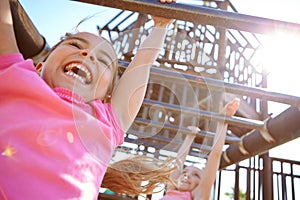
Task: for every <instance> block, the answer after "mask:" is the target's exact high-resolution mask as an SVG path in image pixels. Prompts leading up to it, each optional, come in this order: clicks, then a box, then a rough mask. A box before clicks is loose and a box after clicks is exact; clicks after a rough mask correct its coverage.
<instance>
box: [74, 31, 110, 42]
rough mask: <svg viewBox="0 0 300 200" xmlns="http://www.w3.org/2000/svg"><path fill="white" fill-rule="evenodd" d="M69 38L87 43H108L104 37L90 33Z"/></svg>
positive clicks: (82, 33) (76, 34)
mask: <svg viewBox="0 0 300 200" xmlns="http://www.w3.org/2000/svg"><path fill="white" fill-rule="evenodd" d="M69 38H77V39H81V40H82V41H87V42H90V43H99V42H107V41H106V40H105V39H103V38H102V37H100V36H98V35H95V34H92V33H88V32H79V33H75V34H72V35H70V36H69ZM107 43H108V42H107Z"/></svg>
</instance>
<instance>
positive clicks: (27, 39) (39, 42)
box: [10, 1, 50, 63]
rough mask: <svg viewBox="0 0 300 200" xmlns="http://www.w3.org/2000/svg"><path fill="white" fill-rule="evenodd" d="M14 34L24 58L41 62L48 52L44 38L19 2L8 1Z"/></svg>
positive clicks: (48, 48)
mask: <svg viewBox="0 0 300 200" xmlns="http://www.w3.org/2000/svg"><path fill="white" fill-rule="evenodd" d="M10 9H11V11H12V18H13V25H14V32H15V35H16V40H17V44H18V48H19V50H20V52H21V53H22V54H23V56H24V58H32V59H33V61H34V62H35V63H37V62H40V61H43V60H44V58H45V56H46V54H47V53H48V51H49V50H50V47H49V46H48V44H47V42H46V40H45V38H44V37H43V36H42V35H41V34H40V33H39V32H38V30H37V28H36V27H35V26H34V24H33V23H32V21H31V20H30V18H29V16H28V15H27V13H26V12H25V10H24V9H23V7H22V5H21V4H20V3H19V1H10Z"/></svg>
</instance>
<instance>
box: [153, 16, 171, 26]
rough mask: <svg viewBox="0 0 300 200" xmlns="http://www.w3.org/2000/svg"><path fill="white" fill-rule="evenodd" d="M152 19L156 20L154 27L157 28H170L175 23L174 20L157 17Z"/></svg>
mask: <svg viewBox="0 0 300 200" xmlns="http://www.w3.org/2000/svg"><path fill="white" fill-rule="evenodd" d="M152 19H153V20H154V26H155V27H156V28H168V26H169V25H170V24H172V23H173V22H174V19H167V18H163V17H157V16H152Z"/></svg>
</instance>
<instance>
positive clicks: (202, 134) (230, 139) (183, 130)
mask: <svg viewBox="0 0 300 200" xmlns="http://www.w3.org/2000/svg"><path fill="white" fill-rule="evenodd" d="M134 122H135V123H140V124H144V125H147V126H149V125H151V126H154V127H157V128H159V129H161V128H164V129H171V130H176V131H178V132H181V133H184V134H190V133H191V131H190V130H189V129H188V128H182V127H179V126H177V125H173V124H166V123H161V122H157V121H152V120H147V119H142V118H135V120H134ZM129 132H131V133H132V134H134V135H135V134H136V135H138V136H139V137H143V136H147V137H149V135H147V133H141V132H139V131H136V130H133V129H130V131H129ZM197 136H198V137H201V138H205V137H210V138H213V137H214V136H215V133H212V132H209V131H202V130H200V131H198V133H197ZM170 139H172V138H170ZM240 141H241V139H240V138H238V137H231V136H226V143H228V144H233V143H237V142H240Z"/></svg>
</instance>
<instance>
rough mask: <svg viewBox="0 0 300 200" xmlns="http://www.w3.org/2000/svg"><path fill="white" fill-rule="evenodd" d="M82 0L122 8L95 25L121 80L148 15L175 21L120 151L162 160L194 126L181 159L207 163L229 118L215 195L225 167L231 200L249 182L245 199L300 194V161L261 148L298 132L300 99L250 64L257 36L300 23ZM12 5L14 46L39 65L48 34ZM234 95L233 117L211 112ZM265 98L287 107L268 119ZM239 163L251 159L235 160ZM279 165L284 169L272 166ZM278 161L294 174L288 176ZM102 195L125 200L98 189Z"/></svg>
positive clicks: (216, 5)
mask: <svg viewBox="0 0 300 200" xmlns="http://www.w3.org/2000/svg"><path fill="white" fill-rule="evenodd" d="M78 1H79V2H81V3H90V4H96V5H101V6H107V7H112V8H118V9H120V12H119V13H118V14H117V15H116V16H115V17H114V18H113V19H112V20H111V21H110V22H109V23H107V24H106V25H105V26H103V27H98V30H99V33H101V34H102V35H104V36H107V37H108V39H109V40H110V41H111V42H112V43H113V44H114V46H115V49H116V50H117V53H118V56H119V65H120V70H119V75H120V76H121V75H122V71H123V69H124V68H126V66H127V63H128V61H130V59H131V58H132V56H133V55H134V52H135V50H136V49H137V46H138V44H140V40H141V39H142V38H143V36H145V35H146V34H147V33H148V31H149V30H150V29H151V19H150V18H149V16H148V14H153V15H158V16H163V17H168V18H174V19H176V22H175V23H174V26H173V27H171V29H170V31H169V33H168V35H167V37H166V40H165V46H164V50H163V51H162V52H161V54H160V56H159V58H158V59H157V62H156V63H155V64H154V66H153V69H152V71H151V76H150V81H149V85H148V90H147V93H146V96H145V100H144V103H143V106H142V108H141V110H140V112H139V114H138V117H137V118H136V120H135V122H134V124H133V126H132V127H131V129H130V130H129V131H128V132H127V133H126V137H125V143H124V145H123V146H121V147H120V148H119V149H117V151H116V154H117V153H118V152H119V153H121V154H127V153H128V154H130V152H132V151H134V152H136V153H138V154H144V155H149V156H154V157H157V158H159V159H165V158H166V157H167V156H170V155H172V154H174V152H176V151H177V149H178V147H179V144H180V142H182V138H183V137H184V134H188V130H187V129H186V127H187V126H189V125H196V126H198V127H199V128H200V129H201V131H200V132H199V133H198V135H197V138H196V139H195V141H194V144H193V146H192V148H191V150H190V153H189V155H190V157H189V160H188V161H187V162H192V163H193V162H199V160H201V159H202V160H203V162H205V158H206V156H207V155H208V153H209V151H210V149H211V139H212V137H213V135H214V131H215V128H216V122H217V121H226V122H227V123H229V132H228V136H227V139H226V144H227V145H228V147H227V149H226V150H224V152H223V155H222V159H221V166H220V169H222V170H221V171H220V172H219V174H218V179H217V180H216V184H215V187H214V192H213V194H214V197H213V198H214V199H222V194H221V189H222V181H223V182H226V179H225V180H222V173H227V172H229V173H233V174H234V177H235V184H234V185H233V188H234V193H233V195H234V199H239V192H240V190H241V188H243V187H245V186H246V187H245V188H246V189H245V194H246V199H296V197H295V195H296V190H297V189H296V188H297V187H298V188H299V180H300V174H299V173H298V174H297V173H296V171H297V170H296V168H298V171H299V167H300V162H297V161H290V160H284V159H278V158H273V157H270V156H269V155H268V153H267V151H268V150H270V149H271V148H274V147H276V146H279V145H281V144H284V143H286V142H288V141H291V140H293V139H296V138H298V137H299V136H300V124H299V123H298V119H299V118H300V111H299V107H300V98H299V97H296V96H291V95H285V94H280V93H276V92H272V91H268V90H267V74H266V72H265V71H264V69H263V68H258V66H257V63H256V61H255V60H256V56H257V52H258V50H259V48H260V47H261V42H260V40H259V35H261V34H269V33H271V32H272V31H274V30H275V29H285V30H288V31H292V32H295V31H300V25H298V24H294V23H288V22H282V21H276V20H271V19H265V18H259V17H253V16H247V15H242V14H239V13H237V11H236V10H235V8H234V6H233V5H232V4H231V3H230V1H227V0H224V1H221V0H217V1H205V2H203V5H201V6H194V5H184V4H171V5H163V4H160V3H158V2H156V1H155V0H152V1H151V0H139V1H129V0H118V1H110V0H78ZM199 2H201V1H199ZM12 9H16V10H17V11H18V12H14V13H15V15H14V16H13V17H14V22H15V31H16V33H17V35H16V37H17V41H18V45H19V48H20V51H21V52H22V53H23V54H24V56H25V57H27V58H32V59H33V60H34V61H35V62H38V61H40V60H42V59H43V58H44V56H45V55H46V54H47V52H48V51H49V47H48V46H47V42H46V39H45V38H44V37H43V36H42V35H40V34H39V32H38V28H36V27H35V26H34V24H32V22H31V21H30V19H29V18H28V16H27V15H26V12H25V11H24V10H23V8H22V6H21V5H20V4H18V3H14V4H13V6H12ZM133 19H134V20H133ZM124 24H125V25H126V26H124ZM121 25H122V29H121V28H120V27H121ZM95 27H96V25H95ZM124 27H125V28H124ZM232 97H240V98H241V100H242V104H241V106H240V108H239V110H238V112H237V114H236V115H235V116H233V117H224V116H221V115H219V114H217V113H218V111H219V104H220V102H222V101H223V100H225V101H224V102H223V103H226V101H229V100H230V99H232ZM268 101H274V102H279V103H284V104H288V105H291V107H290V108H288V109H287V110H286V111H284V112H282V113H281V114H280V115H278V116H277V117H274V118H273V117H272V116H269V114H268V106H267V102H268ZM199 158H201V159H199ZM245 160H248V164H246V165H245V163H243V164H239V162H241V161H245ZM275 165H279V166H280V167H279V168H280V169H281V170H279V171H278V170H274V169H275ZM232 166H234V167H233V168H232ZM283 166H285V167H286V166H287V167H288V168H289V169H290V170H289V171H288V172H286V171H285V170H284V169H283ZM242 179H245V180H246V181H245V182H241V181H240V180H242ZM99 198H100V199H121V198H124V199H126V198H129V197H120V196H112V195H110V196H109V195H102V194H101V195H99ZM134 198H135V197H133V198H130V199H134ZM149 198H150V199H151V196H149Z"/></svg>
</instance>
